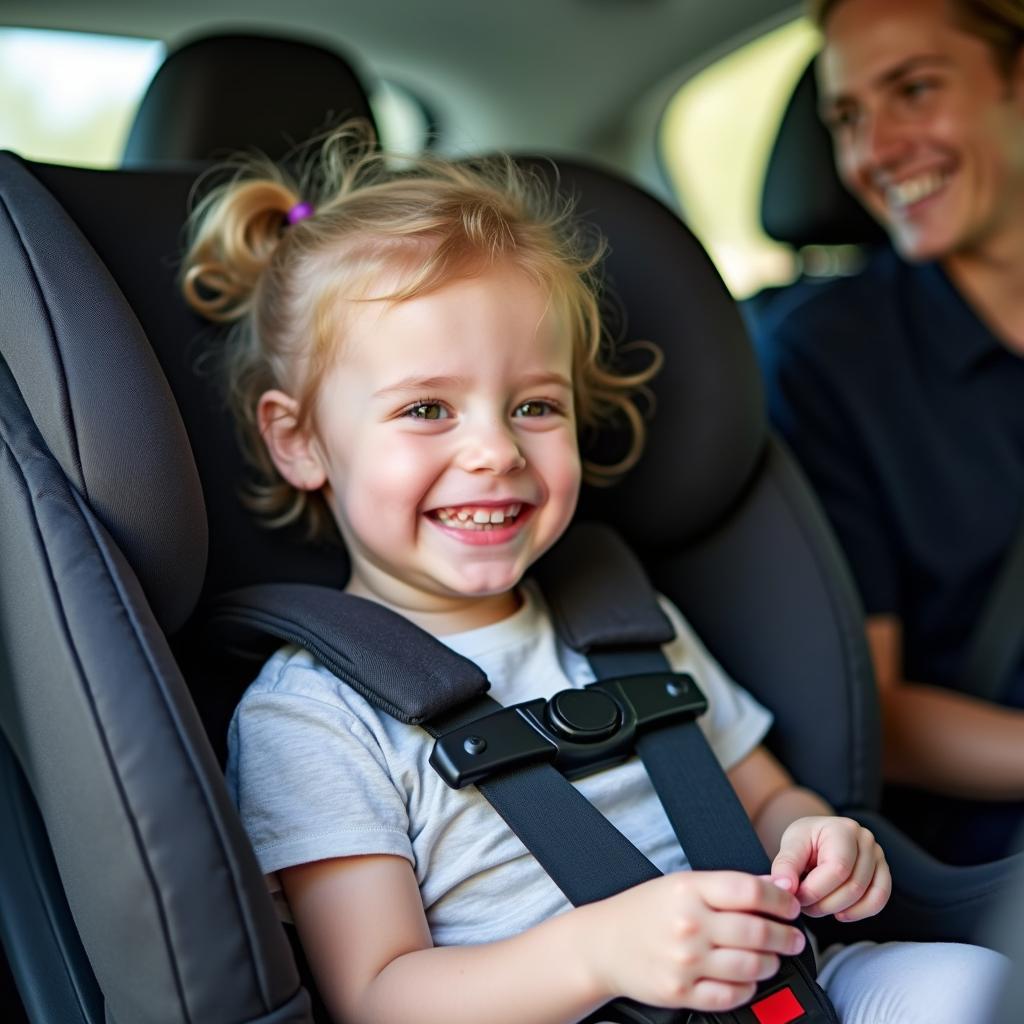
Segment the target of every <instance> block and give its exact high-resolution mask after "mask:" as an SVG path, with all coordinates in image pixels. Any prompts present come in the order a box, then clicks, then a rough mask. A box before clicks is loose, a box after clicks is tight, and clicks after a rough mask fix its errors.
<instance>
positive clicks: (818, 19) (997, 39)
mask: <svg viewBox="0 0 1024 1024" xmlns="http://www.w3.org/2000/svg"><path fill="white" fill-rule="evenodd" d="M945 2H946V4H947V5H948V7H949V11H950V14H951V15H952V17H953V21H954V22H955V23H956V24H957V25H958V26H959V27H960V28H961V29H963V31H964V32H967V33H968V34H970V35H972V36H977V37H978V38H979V39H981V40H983V41H984V42H985V43H987V44H988V46H989V47H990V48H991V50H992V54H993V56H994V57H995V59H996V64H997V65H998V67H999V69H1000V70H1001V71H1002V72H1003V74H1009V73H1010V70H1011V69H1012V68H1013V64H1014V61H1015V60H1016V59H1017V55H1018V54H1019V53H1020V49H1021V46H1022V45H1024V0H945ZM841 3H843V0H808V4H807V11H808V15H809V17H810V18H811V19H812V20H813V21H814V23H815V24H816V25H817V26H818V27H819V28H821V29H824V28H825V26H826V24H827V22H828V19H829V17H830V16H831V14H832V12H833V11H834V10H835V9H836V7H838V6H839V5H840V4H841Z"/></svg>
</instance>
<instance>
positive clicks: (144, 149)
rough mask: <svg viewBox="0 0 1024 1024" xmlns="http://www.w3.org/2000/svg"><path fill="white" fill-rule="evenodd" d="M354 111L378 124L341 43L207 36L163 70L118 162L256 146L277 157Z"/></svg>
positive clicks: (168, 162) (153, 162)
mask: <svg viewBox="0 0 1024 1024" xmlns="http://www.w3.org/2000/svg"><path fill="white" fill-rule="evenodd" d="M353 117H358V118H362V119H363V120H366V121H369V122H370V124H373V123H374V122H373V112H372V110H371V108H370V101H369V98H368V97H367V94H366V90H365V88H364V86H363V84H362V81H361V78H360V75H359V74H357V72H356V71H355V69H354V68H353V66H352V65H351V64H350V63H349V61H348V60H347V59H346V58H345V57H342V55H341V54H340V53H338V52H337V51H336V50H328V49H325V48H324V47H322V46H318V45H317V44H315V43H311V42H306V41H303V40H298V39H280V38H275V37H271V36H260V35H234V34H230V35H229V34H220V35H211V36H203V37H201V38H198V39H193V40H191V41H190V42H188V43H185V44H184V45H183V46H181V47H179V48H178V49H176V50H173V51H172V52H171V53H169V54H168V55H167V57H166V59H165V60H164V62H163V63H162V64H161V65H160V67H159V68H158V69H157V72H156V75H154V77H153V80H152V81H151V82H150V83H149V86H148V88H147V89H146V92H145V95H144V96H143V97H142V101H141V103H140V105H139V109H138V111H137V112H136V115H135V119H134V121H133V122H132V126H131V130H130V131H129V133H128V141H127V143H126V144H125V149H124V155H123V158H122V163H123V165H124V166H125V167H173V166H176V165H178V166H180V165H182V164H185V165H187V164H191V163H195V162H197V161H203V160H209V159H214V158H222V157H225V156H228V155H231V154H233V153H235V152H238V151H242V150H253V149H257V150H259V151H260V152H261V153H266V154H267V156H269V157H271V158H273V159H275V160H276V159H280V158H281V157H283V156H284V155H285V154H286V153H288V152H289V151H290V150H291V149H293V148H294V147H295V145H296V144H298V143H302V142H305V141H306V140H307V139H309V138H312V136H314V135H316V134H317V133H318V132H322V131H324V130H326V129H328V128H329V127H331V126H332V125H334V124H338V123H340V122H341V121H344V120H346V119H347V118H353Z"/></svg>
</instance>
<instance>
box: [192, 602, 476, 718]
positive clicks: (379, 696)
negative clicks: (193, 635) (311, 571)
mask: <svg viewBox="0 0 1024 1024" xmlns="http://www.w3.org/2000/svg"><path fill="white" fill-rule="evenodd" d="M205 619H206V624H207V628H208V629H210V630H211V631H213V632H214V633H215V634H216V641H217V644H218V646H220V647H221V648H222V649H224V650H227V651H228V652H235V653H238V654H240V655H242V656H244V657H246V658H254V657H260V658H265V657H267V656H268V655H269V654H270V653H272V652H273V650H274V648H275V647H277V646H279V645H280V643H281V641H285V642H286V643H293V644H298V645H299V646H300V647H304V648H306V650H308V651H309V652H310V653H312V654H313V655H315V656H316V657H317V659H318V660H319V661H320V662H322V663H323V664H324V665H326V666H327V668H329V669H330V670H331V671H332V672H333V673H334V674H335V675H336V676H337V677H338V678H339V679H341V680H343V681H344V682H346V683H348V685H349V686H351V687H352V689H353V690H355V691H356V692H357V693H358V694H359V695H360V696H362V697H365V698H366V700H368V701H369V702H370V703H371V704H372V705H373V706H374V707H375V708H377V709H378V710H380V711H383V712H384V714H386V715H390V716H391V717H392V718H397V719H398V720H399V721H400V722H406V723H407V724H409V725H420V724H421V723H422V722H424V721H426V720H427V719H430V718H433V717H434V716H436V715H440V714H443V713H444V712H446V711H448V710H449V709H451V708H452V707H456V706H458V705H460V704H464V703H465V702H467V701H471V700H473V699H474V698H476V697H479V696H481V695H482V694H484V693H486V691H487V689H488V688H489V686H490V683H488V681H487V677H486V676H485V675H484V674H483V672H481V671H480V669H479V668H478V667H477V666H476V665H474V664H473V662H471V661H469V660H468V659H467V658H463V657H462V656H461V655H458V654H456V653H455V652H454V651H452V650H449V648H447V647H445V646H444V644H442V643H440V642H438V640H437V639H436V638H435V637H432V636H431V635H430V634H429V633H427V632H426V631H424V630H422V629H420V628H419V626H416V625H413V623H411V622H410V621H409V620H408V619H406V618H403V617H402V616H401V615H398V614H397V613H395V612H393V611H391V610H390V609H388V608H385V607H384V606H383V605H379V604H377V603H376V602H375V601H365V600H363V599H362V598H361V597H353V596H352V595H351V594H345V593H342V592H341V591H340V590H334V589H332V588H330V587H321V586H316V585H313V584H308V583H260V584H255V585H253V586H249V587H241V588H239V589H238V590H232V591H230V592H229V593H226V594H223V595H222V596H220V597H218V598H217V599H216V600H214V601H213V602H212V603H211V605H210V606H209V607H208V608H207V609H206V616H205Z"/></svg>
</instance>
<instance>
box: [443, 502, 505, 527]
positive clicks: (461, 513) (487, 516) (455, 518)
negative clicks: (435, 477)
mask: <svg viewBox="0 0 1024 1024" xmlns="http://www.w3.org/2000/svg"><path fill="white" fill-rule="evenodd" d="M522 507H523V506H522V505H521V504H515V505H505V506H502V507H499V508H475V507H473V506H466V505H461V506H458V507H455V506H451V507H448V508H439V509H437V511H436V512H435V513H434V514H435V515H436V516H437V518H438V519H439V520H440V521H441V522H442V523H444V524H445V526H454V527H456V528H458V529H460V530H486V529H489V528H490V527H492V526H502V525H503V524H504V523H505V522H506V521H508V520H510V519H513V520H514V519H515V518H516V516H518V515H519V513H520V511H521V510H522Z"/></svg>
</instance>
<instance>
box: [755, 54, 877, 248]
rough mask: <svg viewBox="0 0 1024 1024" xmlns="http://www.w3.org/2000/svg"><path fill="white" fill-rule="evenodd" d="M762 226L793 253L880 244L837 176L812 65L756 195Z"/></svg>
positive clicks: (865, 215)
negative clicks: (823, 247) (814, 247)
mask: <svg viewBox="0 0 1024 1024" xmlns="http://www.w3.org/2000/svg"><path fill="white" fill-rule="evenodd" d="M761 223H762V224H763V226H764V229H765V231H766V232H767V234H768V235H769V237H771V238H774V239H775V240H776V241H777V242H785V243H788V244H789V245H792V246H793V247H794V248H797V249H800V248H803V247H804V246H805V245H843V244H849V245H858V244H865V245H866V244H870V243H876V242H882V241H884V240H885V232H884V231H883V230H882V228H881V227H880V226H879V225H878V223H877V222H876V221H875V220H873V219H872V218H871V216H870V215H869V214H868V213H867V212H866V211H865V210H864V208H863V207H862V206H861V205H860V203H858V202H857V200H856V199H854V198H853V196H852V195H850V193H849V192H848V191H847V190H846V188H845V186H844V185H843V184H842V182H841V181H840V180H839V175H838V174H837V173H836V167H835V161H834V159H833V155H832V139H831V137H830V136H829V133H828V129H827V128H826V127H825V126H824V124H822V121H821V118H820V117H819V115H818V85H817V81H816V79H815V75H814V63H813V62H812V63H811V64H809V65H808V66H807V68H806V69H805V71H804V73H803V75H801V77H800V80H799V81H798V82H797V85H796V89H795V90H794V92H793V95H792V97H791V98H790V101H789V105H788V106H787V107H786V111H785V113H784V114H783V117H782V123H781V125H780V127H779V133H778V136H777V137H776V140H775V146H774V148H773V149H772V153H771V157H770V159H769V162H768V170H767V172H766V174H765V179H764V190H763V192H762V194H761Z"/></svg>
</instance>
